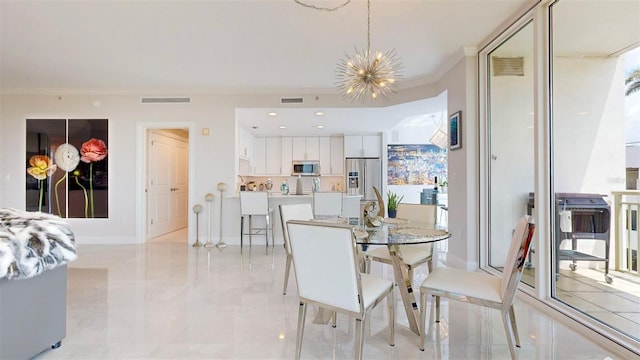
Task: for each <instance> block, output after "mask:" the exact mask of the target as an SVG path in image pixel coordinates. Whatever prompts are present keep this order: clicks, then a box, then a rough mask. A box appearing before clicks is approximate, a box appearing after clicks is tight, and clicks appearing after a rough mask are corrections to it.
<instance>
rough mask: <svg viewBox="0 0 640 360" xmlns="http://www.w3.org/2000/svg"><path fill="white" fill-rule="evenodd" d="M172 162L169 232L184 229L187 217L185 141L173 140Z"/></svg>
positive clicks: (186, 153)
mask: <svg viewBox="0 0 640 360" xmlns="http://www.w3.org/2000/svg"><path fill="white" fill-rule="evenodd" d="M172 160H173V161H172V168H173V169H172V174H171V177H172V179H173V181H172V183H173V187H172V189H173V191H172V192H171V228H172V230H171V231H173V230H177V229H182V228H183V227H186V226H187V220H188V216H189V214H188V211H187V208H188V200H189V192H188V191H187V189H188V188H189V144H188V143H187V142H186V141H182V140H174V148H173V159H172Z"/></svg>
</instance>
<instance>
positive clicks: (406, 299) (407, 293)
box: [387, 244, 424, 335]
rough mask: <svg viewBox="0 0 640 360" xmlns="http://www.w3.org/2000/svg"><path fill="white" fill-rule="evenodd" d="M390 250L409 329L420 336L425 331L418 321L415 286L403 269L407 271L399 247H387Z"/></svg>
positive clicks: (418, 311) (390, 245)
mask: <svg viewBox="0 0 640 360" xmlns="http://www.w3.org/2000/svg"><path fill="white" fill-rule="evenodd" d="M387 247H388V248H389V255H391V260H392V263H393V274H394V278H395V280H396V284H397V285H398V290H399V291H400V297H401V298H402V304H403V305H404V310H405V312H406V313H407V320H408V321H409V329H411V331H413V332H414V333H415V334H416V335H420V332H421V331H424V330H423V329H420V327H419V326H418V324H419V323H420V322H419V321H418V319H420V310H419V309H418V302H417V301H416V296H415V293H414V292H413V284H411V280H410V279H409V275H408V274H405V272H404V271H403V269H405V264H404V261H403V260H402V256H401V255H400V251H399V246H398V245H392V244H389V245H387Z"/></svg>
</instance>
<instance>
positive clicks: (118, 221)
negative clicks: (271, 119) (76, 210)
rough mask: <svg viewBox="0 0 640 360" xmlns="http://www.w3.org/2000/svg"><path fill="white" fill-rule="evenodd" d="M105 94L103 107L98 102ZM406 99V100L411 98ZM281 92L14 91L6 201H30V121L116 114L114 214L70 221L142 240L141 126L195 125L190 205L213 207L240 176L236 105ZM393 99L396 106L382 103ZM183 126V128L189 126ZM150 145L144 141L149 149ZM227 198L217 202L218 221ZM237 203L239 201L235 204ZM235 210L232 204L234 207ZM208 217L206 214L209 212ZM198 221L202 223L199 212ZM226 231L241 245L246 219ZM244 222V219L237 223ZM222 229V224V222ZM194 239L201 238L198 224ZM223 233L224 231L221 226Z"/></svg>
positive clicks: (1, 109)
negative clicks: (154, 98)
mask: <svg viewBox="0 0 640 360" xmlns="http://www.w3.org/2000/svg"><path fill="white" fill-rule="evenodd" d="M432 91H433V88H432V87H431V86H423V87H417V88H412V89H410V90H407V91H406V92H405V93H404V94H398V96H397V99H406V101H411V100H414V99H415V98H420V97H421V98H428V97H432V96H435V95H437V93H433V92H432ZM312 98H313V99H315V96H313V97H312V96H308V97H306V99H309V100H306V101H307V103H308V106H310V107H314V108H316V107H337V106H344V102H343V100H342V99H341V98H340V97H339V96H333V97H332V96H321V97H320V99H319V100H311V99H312ZM94 100H99V101H100V103H101V106H100V107H99V108H95V107H94V106H92V105H91V102H92V101H94ZM403 101H404V100H403ZM279 103H280V97H279V96H273V95H264V96H204V95H196V96H191V102H190V103H188V104H142V103H141V102H140V96H138V95H75V94H70V95H64V94H63V95H60V96H58V95H55V94H51V95H12V94H2V96H1V97H0V133H2V134H3V137H2V143H1V144H0V162H1V163H2V167H1V168H0V179H1V180H0V181H1V182H0V184H1V186H0V206H1V207H15V208H18V209H24V206H25V205H24V204H25V185H24V184H25V178H26V166H25V158H24V157H25V149H26V144H25V141H26V140H25V137H26V135H25V131H26V129H25V126H26V121H25V119H29V118H34V119H47V118H88V119H91V118H106V119H109V167H110V169H109V172H110V174H109V193H110V198H109V218H107V219H90V220H88V219H69V222H70V223H71V224H72V225H73V228H74V231H75V234H76V237H77V240H78V243H103V244H114V243H138V242H143V241H144V239H143V238H141V237H140V236H139V235H138V233H139V231H138V226H142V224H137V223H136V221H137V216H139V214H140V213H141V211H142V209H141V204H142V203H143V199H144V190H143V187H142V186H141V185H140V184H138V182H140V183H142V181H143V179H142V178H139V177H138V176H137V174H138V172H139V169H140V167H143V166H144V164H142V163H140V162H139V161H138V153H137V152H138V151H140V147H139V145H138V139H139V135H138V131H139V130H140V129H141V128H143V127H145V126H150V127H155V128H157V127H163V126H164V124H172V123H180V124H185V125H187V127H192V128H193V130H194V131H193V133H192V134H193V135H192V136H190V142H191V146H192V147H191V148H192V150H193V151H192V154H191V155H192V156H193V159H192V160H191V161H192V164H193V165H194V166H193V169H192V170H193V187H192V188H191V191H192V193H193V197H192V198H191V199H190V203H189V207H190V208H191V207H193V205H195V204H196V203H200V204H201V205H203V206H205V205H206V204H205V201H204V195H205V194H207V193H209V192H211V193H214V194H216V195H218V194H219V192H218V191H217V189H216V185H217V183H218V182H226V183H227V184H228V186H229V191H231V190H232V189H233V185H234V184H235V182H236V179H235V173H236V172H235V169H236V167H237V155H236V142H237V139H238V133H237V127H236V121H235V108H236V107H245V108H246V107H276V106H278V107H284V106H281V105H280V104H279ZM380 105H385V106H387V105H393V104H389V103H388V104H382V103H381V104H380ZM298 106H299V105H298ZM181 127H183V126H181ZM204 127H207V128H210V131H211V134H210V135H209V136H204V135H201V128H204ZM142 148H144V147H142ZM219 206H220V205H219V196H216V199H215V201H214V204H213V208H214V209H215V211H214V214H216V215H215V216H214V219H217V211H218V210H217V209H219ZM229 206H231V204H230V205H229ZM230 210H231V209H230ZM200 220H203V219H202V217H201V219H200ZM190 221H191V222H190V224H195V217H194V215H192V217H191V218H190ZM224 223H225V229H224V230H225V232H224V236H225V237H227V236H231V237H232V238H231V239H230V241H229V243H239V239H238V237H239V219H235V218H230V217H229V216H227V217H226V218H225V220H224ZM236 223H237V224H236ZM214 228H215V229H217V222H215V223H214ZM190 230H191V234H190V236H191V240H190V242H192V241H194V240H195V228H194V226H192V227H191V228H190ZM204 231H206V222H204V221H200V234H201V235H202V234H204ZM213 233H214V235H215V236H216V237H217V236H218V235H217V234H218V231H217V230H216V231H213Z"/></svg>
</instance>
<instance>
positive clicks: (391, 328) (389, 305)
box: [387, 291, 396, 346]
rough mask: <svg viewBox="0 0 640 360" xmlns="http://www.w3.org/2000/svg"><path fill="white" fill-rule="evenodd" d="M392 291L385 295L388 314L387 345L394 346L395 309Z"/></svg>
mask: <svg viewBox="0 0 640 360" xmlns="http://www.w3.org/2000/svg"><path fill="white" fill-rule="evenodd" d="M395 304H396V302H395V300H394V296H393V291H391V292H389V294H388V295H387V311H388V312H389V345H391V346H395V345H396V307H395Z"/></svg>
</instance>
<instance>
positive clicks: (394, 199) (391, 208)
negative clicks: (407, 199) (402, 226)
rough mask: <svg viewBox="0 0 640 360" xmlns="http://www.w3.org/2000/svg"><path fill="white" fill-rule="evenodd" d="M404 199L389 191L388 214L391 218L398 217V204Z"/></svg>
mask: <svg viewBox="0 0 640 360" xmlns="http://www.w3.org/2000/svg"><path fill="white" fill-rule="evenodd" d="M402 199H404V195H402V196H400V197H399V196H398V194H396V193H394V192H391V190H389V191H388V192H387V213H388V214H389V217H390V218H395V217H396V212H397V211H398V204H399V203H400V202H401V201H402Z"/></svg>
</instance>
